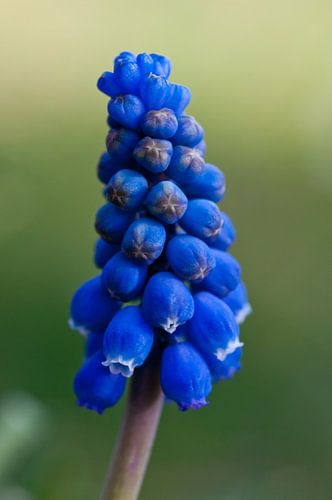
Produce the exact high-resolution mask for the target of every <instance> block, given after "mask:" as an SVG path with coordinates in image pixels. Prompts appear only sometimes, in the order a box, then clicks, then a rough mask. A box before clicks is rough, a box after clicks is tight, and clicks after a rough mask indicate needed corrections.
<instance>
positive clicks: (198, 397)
mask: <svg viewBox="0 0 332 500" xmlns="http://www.w3.org/2000/svg"><path fill="white" fill-rule="evenodd" d="M160 382H161V387H162V389H163V391H164V393H165V396H166V397H167V398H168V399H172V400H174V401H176V402H177V404H178V406H179V408H180V410H182V411H186V410H188V409H189V408H193V409H195V410H196V409H199V408H201V407H202V406H205V405H207V404H208V403H207V401H206V397H207V396H208V395H209V394H210V392H211V388H212V386H211V375H210V372H209V368H208V366H207V364H206V362H205V361H204V359H203V358H202V356H201V355H200V354H199V353H198V352H197V351H196V349H195V348H194V347H193V346H192V345H191V344H190V343H189V342H183V343H180V344H174V345H170V346H168V347H167V348H166V349H165V350H164V352H163V355H162V363H161V372H160Z"/></svg>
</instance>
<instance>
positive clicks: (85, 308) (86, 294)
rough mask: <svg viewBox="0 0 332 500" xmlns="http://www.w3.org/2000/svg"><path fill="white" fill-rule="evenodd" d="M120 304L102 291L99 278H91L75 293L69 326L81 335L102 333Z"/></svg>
mask: <svg viewBox="0 0 332 500" xmlns="http://www.w3.org/2000/svg"><path fill="white" fill-rule="evenodd" d="M119 307H120V303H119V302H117V301H115V300H113V299H112V298H111V297H110V295H109V294H108V293H107V292H105V291H104V289H103V287H102V284H101V278H100V276H97V277H96V278H92V279H90V280H88V281H86V282H85V283H83V285H81V286H80V288H79V289H78V290H77V291H76V292H75V294H74V296H73V298H72V301H71V307H70V312H71V319H70V326H71V327H72V328H74V329H77V330H79V331H80V332H81V333H89V332H96V331H97V332H103V331H104V330H105V328H106V326H107V325H108V323H109V322H110V321H111V319H112V318H113V316H114V314H115V313H116V312H117V310H118V309H119Z"/></svg>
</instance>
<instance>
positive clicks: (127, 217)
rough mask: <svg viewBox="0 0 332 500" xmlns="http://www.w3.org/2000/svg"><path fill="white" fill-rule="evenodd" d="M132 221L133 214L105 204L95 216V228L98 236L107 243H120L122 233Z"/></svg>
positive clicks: (110, 204) (111, 204)
mask: <svg viewBox="0 0 332 500" xmlns="http://www.w3.org/2000/svg"><path fill="white" fill-rule="evenodd" d="M132 220H133V214H132V213H131V212H126V211H124V210H121V209H120V208H118V207H116V206H115V205H113V203H107V204H106V205H103V206H102V207H100V209H99V210H98V212H97V214H96V222H95V228H96V231H97V233H98V234H100V236H101V237H102V238H103V239H104V240H105V241H108V242H109V243H121V241H122V237H123V235H124V233H125V232H126V231H127V229H128V227H129V224H130V223H131V222H132Z"/></svg>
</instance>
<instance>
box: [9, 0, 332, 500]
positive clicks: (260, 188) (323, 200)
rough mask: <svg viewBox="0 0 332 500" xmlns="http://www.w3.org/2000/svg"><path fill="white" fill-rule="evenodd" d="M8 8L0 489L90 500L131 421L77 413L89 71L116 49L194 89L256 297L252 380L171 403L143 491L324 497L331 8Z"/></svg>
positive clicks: (87, 256)
mask: <svg viewBox="0 0 332 500" xmlns="http://www.w3.org/2000/svg"><path fill="white" fill-rule="evenodd" d="M1 3H2V9H1V10H2V14H1V21H0V23H1V39H2V41H1V49H0V50H1V66H2V72H1V84H0V85H1V93H0V104H1V134H0V148H1V149H0V155H1V156H0V157H1V170H0V192H1V195H0V207H1V208H0V210H1V212H0V213H1V228H0V248H1V282H0V293H1V302H0V303H1V306H0V308H1V316H0V317H1V319H0V326H1V349H0V371H1V377H0V392H1V399H0V482H1V486H0V498H1V499H2V500H3V499H6V500H34V499H38V500H39V499H41V500H59V499H61V500H62V499H63V500H76V499H80V500H88V499H96V498H97V497H98V492H99V489H100V483H101V480H102V478H103V475H104V472H105V469H106V464H107V462H108V457H109V455H110V451H111V448H112V445H113V442H114V438H115V434H116V430H117V427H118V425H119V422H120V418H121V414H122V410H123V402H122V403H121V404H120V405H119V406H118V407H117V408H115V409H113V410H110V411H108V412H106V413H105V414H104V416H103V417H99V416H97V415H95V414H91V413H90V412H87V411H84V410H82V409H79V408H77V407H76V406H75V400H74V396H73V394H72V389H71V383H72V378H73V375H74V373H75V370H76V369H77V368H78V366H79V364H80V360H81V356H82V339H81V338H80V337H79V336H78V335H76V334H75V333H73V332H71V331H69V330H68V328H67V324H66V322H67V317H68V303H69V301H70V297H71V294H72V293H73V291H74V290H75V288H76V287H77V286H78V285H79V284H80V283H81V282H82V281H84V280H85V279H87V278H88V277H90V276H92V275H93V274H94V273H95V270H94V268H93V265H92V258H91V255H92V248H93V242H94V239H95V235H94V231H93V220H94V213H95V211H96V209H97V207H98V206H99V205H100V204H101V200H102V198H101V195H100V191H101V186H100V184H99V183H98V182H97V180H96V178H95V164H96V160H97V157H98V156H99V154H100V153H101V151H102V150H103V147H104V138H105V135H106V125H105V116H106V111H105V110H106V102H107V100H106V97H105V96H103V95H102V94H100V93H99V92H97V90H96V87H95V82H96V79H97V77H98V76H99V74H100V73H101V72H102V71H104V70H106V69H108V70H109V69H111V66H112V60H113V57H114V56H115V55H116V54H117V53H118V52H119V51H121V50H132V51H135V52H140V51H147V52H160V53H163V54H166V55H168V56H169V57H170V58H171V59H172V61H173V67H174V70H173V81H178V82H181V83H184V84H186V85H189V86H190V87H191V89H192V94H193V100H192V104H191V105H190V109H189V111H190V112H191V113H192V114H194V115H195V116H196V117H197V119H198V120H199V121H200V122H201V123H202V125H203V126H204V127H205V130H206V138H207V144H208V150H207V159H208V161H210V162H213V163H216V164H217V165H219V166H220V167H221V168H222V169H223V171H224V172H225V174H226V177H227V189H228V191H227V196H226V199H225V201H224V202H223V203H222V205H223V207H224V208H225V209H226V210H227V211H228V212H229V213H230V215H231V216H232V218H233V220H234V222H235V225H236V227H237V230H238V240H237V244H236V245H235V247H234V254H235V255H236V256H237V257H238V258H239V259H240V261H241V263H242V266H243V272H244V277H245V280H246V282H247V284H248V288H249V291H250V298H251V302H252V305H253V308H254V315H253V316H252V317H250V319H248V321H247V323H246V324H245V326H244V327H243V338H244V341H245V356H244V366H243V370H242V371H241V373H240V374H239V375H238V376H237V377H235V378H234V379H233V380H232V381H230V382H229V383H227V384H220V385H219V386H217V387H216V388H215V389H214V391H213V394H212V397H211V404H210V406H209V407H208V408H206V409H204V410H202V411H199V412H196V413H195V412H192V413H187V414H180V413H178V411H177V410H176V408H175V406H167V407H166V408H165V411H164V414H163V417H162V422H161V427H160V431H159V434H158V438H157V441H156V445H155V448H154V452H153V457H152V461H151V465H150V467H149V470H148V474H147V477H146V481H145V483H144V487H143V491H142V496H141V498H142V500H155V499H156V498H158V499H160V500H164V499H165V500H168V499H175V500H187V499H188V500H189V499H190V500H201V499H202V498H204V499H206V500H240V499H241V500H266V499H267V500H269V499H272V500H274V499H276V500H277V499H278V500H279V499H282V500H284V499H285V500H291V499H292V500H297V499H301V500H303V499H309V498H310V499H312V498H313V497H314V498H315V499H319V500H321V499H329V498H331V495H332V493H331V491H332V481H331V470H330V467H331V459H332V452H331V448H332V429H331V425H330V424H331V410H332V404H331V388H330V384H331V374H332V373H331V372H332V370H331V348H332V341H331V320H330V314H331V312H330V311H331V305H330V300H329V295H330V297H331V294H330V281H329V277H330V279H331V273H330V274H329V266H328V264H329V256H330V253H331V222H330V220H331V208H332V206H331V205H332V197H331V194H332V175H331V160H332V141H331V126H332V114H331V109H332V66H331V50H332V37H331V18H332V4H331V2H330V1H328V0H326V1H324V0H316V1H314V0H294V1H292V0H279V1H278V2H275V1H271V0H267V1H262V0H252V1H251V2H249V1H246V0H238V1H237V0H233V1H227V0H212V1H205V2H202V1H198V0H191V1H189V0H185V1H182V2H178V1H175V0H168V1H167V2H161V1H160V0H154V1H152V0H151V1H148V0H142V1H141V2H133V1H127V2H115V1H112V0H110V1H106V0H96V1H95V2H92V1H90V2H87V1H85V0H71V1H68V0H58V1H57V2H55V1H51V0H43V1H41V0H31V1H29V2H24V1H22V0H21V1H17V0H2V2H1ZM330 271H331V268H330Z"/></svg>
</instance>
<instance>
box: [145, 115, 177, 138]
mask: <svg viewBox="0 0 332 500" xmlns="http://www.w3.org/2000/svg"><path fill="white" fill-rule="evenodd" d="M177 128H178V121H177V119H176V116H175V113H174V111H172V110H171V109H168V108H162V109H158V110H151V111H148V112H147V113H146V114H145V115H144V117H143V119H142V122H141V129H142V131H143V132H144V134H145V135H148V136H149V137H153V138H155V139H169V138H170V137H172V136H173V135H174V134H175V132H176V131H177Z"/></svg>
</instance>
